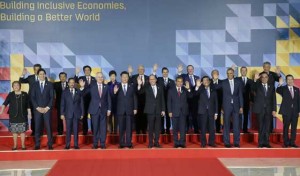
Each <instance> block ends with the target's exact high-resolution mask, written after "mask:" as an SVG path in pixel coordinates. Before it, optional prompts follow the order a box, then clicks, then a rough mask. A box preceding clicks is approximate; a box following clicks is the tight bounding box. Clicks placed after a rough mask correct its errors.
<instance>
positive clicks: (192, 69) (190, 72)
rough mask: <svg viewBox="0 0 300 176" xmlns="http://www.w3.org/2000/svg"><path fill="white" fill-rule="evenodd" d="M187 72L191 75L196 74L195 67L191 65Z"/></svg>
mask: <svg viewBox="0 0 300 176" xmlns="http://www.w3.org/2000/svg"><path fill="white" fill-rule="evenodd" d="M187 72H188V74H189V75H193V74H194V67H193V66H191V65H190V66H188V67H187Z"/></svg>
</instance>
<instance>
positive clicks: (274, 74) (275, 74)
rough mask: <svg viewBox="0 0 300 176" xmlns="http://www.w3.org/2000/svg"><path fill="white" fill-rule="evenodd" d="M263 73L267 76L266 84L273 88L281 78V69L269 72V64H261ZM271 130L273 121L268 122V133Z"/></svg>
mask: <svg viewBox="0 0 300 176" xmlns="http://www.w3.org/2000/svg"><path fill="white" fill-rule="evenodd" d="M263 70H264V71H263V72H265V73H267V74H268V76H269V79H268V84H270V85H271V84H272V85H273V86H275V82H278V81H279V78H280V77H281V69H280V67H276V69H275V72H272V71H271V63H270V62H268V61H267V62H264V63H263ZM273 128H274V122H273V119H272V120H271V121H270V133H272V132H273Z"/></svg>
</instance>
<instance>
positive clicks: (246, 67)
mask: <svg viewBox="0 0 300 176" xmlns="http://www.w3.org/2000/svg"><path fill="white" fill-rule="evenodd" d="M243 68H245V69H246V70H248V68H247V67H246V66H242V67H241V69H240V70H242V69H243Z"/></svg>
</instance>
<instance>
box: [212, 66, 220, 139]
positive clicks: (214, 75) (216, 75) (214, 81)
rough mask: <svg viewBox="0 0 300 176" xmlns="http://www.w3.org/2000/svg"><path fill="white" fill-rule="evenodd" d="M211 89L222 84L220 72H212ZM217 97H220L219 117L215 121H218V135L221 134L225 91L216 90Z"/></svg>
mask: <svg viewBox="0 0 300 176" xmlns="http://www.w3.org/2000/svg"><path fill="white" fill-rule="evenodd" d="M211 77H212V80H211V83H210V84H211V87H212V88H215V87H218V85H219V84H222V80H220V79H219V71H218V70H213V71H212V72H211ZM216 91H217V95H218V117H217V119H216V120H215V121H216V133H221V109H222V103H223V90H222V89H216Z"/></svg>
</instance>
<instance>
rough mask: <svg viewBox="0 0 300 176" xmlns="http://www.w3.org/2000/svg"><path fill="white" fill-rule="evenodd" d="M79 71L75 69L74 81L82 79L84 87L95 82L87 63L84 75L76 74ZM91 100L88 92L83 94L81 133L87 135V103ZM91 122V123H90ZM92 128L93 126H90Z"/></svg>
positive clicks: (77, 81)
mask: <svg viewBox="0 0 300 176" xmlns="http://www.w3.org/2000/svg"><path fill="white" fill-rule="evenodd" d="M79 72H80V69H79V68H77V69H76V75H75V77H74V78H75V81H76V83H79V80H82V81H83V82H85V83H86V84H85V88H88V87H90V85H91V84H93V83H96V79H95V77H93V76H91V72H92V68H91V67H90V66H89V65H86V66H84V67H83V72H84V76H80V77H78V74H79ZM90 102H91V96H90V94H86V95H83V104H84V113H85V114H84V116H83V119H82V131H83V135H87V132H88V129H89V127H88V109H89V104H90ZM91 124H92V123H91ZM91 128H92V130H93V127H91Z"/></svg>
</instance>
